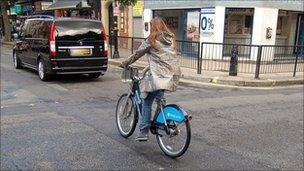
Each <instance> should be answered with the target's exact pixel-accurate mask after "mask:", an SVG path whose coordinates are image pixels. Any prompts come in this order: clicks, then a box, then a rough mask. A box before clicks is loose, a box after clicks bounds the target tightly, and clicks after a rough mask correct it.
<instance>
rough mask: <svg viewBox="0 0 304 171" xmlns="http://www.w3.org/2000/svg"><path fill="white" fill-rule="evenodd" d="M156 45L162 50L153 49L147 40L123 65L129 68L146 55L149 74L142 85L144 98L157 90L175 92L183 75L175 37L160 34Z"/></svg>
mask: <svg viewBox="0 0 304 171" xmlns="http://www.w3.org/2000/svg"><path fill="white" fill-rule="evenodd" d="M156 43H157V46H158V47H159V48H160V50H159V51H157V50H155V49H154V48H152V47H151V45H150V44H149V42H148V40H145V41H144V42H143V43H142V44H141V45H140V47H139V48H138V50H137V51H136V52H135V53H134V54H133V55H131V56H130V57H129V58H128V59H126V60H125V61H123V63H122V65H123V66H128V65H130V64H132V63H133V62H135V61H136V60H138V59H139V58H141V57H142V56H144V55H145V54H146V56H147V58H148V64H149V65H148V66H147V67H146V69H148V72H147V74H146V76H145V78H144V79H143V80H142V82H141V85H140V88H141V92H142V93H143V97H145V95H146V93H147V92H153V91H155V90H166V91H175V90H176V88H177V84H178V81H179V78H180V75H181V71H180V58H179V57H178V56H177V55H176V50H175V49H174V45H173V36H172V35H171V34H168V33H164V32H163V33H160V34H159V35H158V37H157V39H156Z"/></svg>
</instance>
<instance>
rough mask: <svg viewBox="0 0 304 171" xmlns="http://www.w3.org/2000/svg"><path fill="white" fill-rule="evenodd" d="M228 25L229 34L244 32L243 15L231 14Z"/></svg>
mask: <svg viewBox="0 0 304 171" xmlns="http://www.w3.org/2000/svg"><path fill="white" fill-rule="evenodd" d="M228 25H229V26H228V30H229V34H243V16H242V15H231V16H230V21H229V24H228Z"/></svg>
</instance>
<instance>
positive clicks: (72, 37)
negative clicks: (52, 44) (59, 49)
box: [55, 20, 101, 41]
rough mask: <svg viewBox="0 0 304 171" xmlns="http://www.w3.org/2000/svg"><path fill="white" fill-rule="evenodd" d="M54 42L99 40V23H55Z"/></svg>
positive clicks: (69, 21)
mask: <svg viewBox="0 0 304 171" xmlns="http://www.w3.org/2000/svg"><path fill="white" fill-rule="evenodd" d="M55 24H56V29H57V36H56V40H62V41H79V40H81V41H86V40H87V41H91V40H101V23H100V22H94V21H73V20H68V21H56V23H55Z"/></svg>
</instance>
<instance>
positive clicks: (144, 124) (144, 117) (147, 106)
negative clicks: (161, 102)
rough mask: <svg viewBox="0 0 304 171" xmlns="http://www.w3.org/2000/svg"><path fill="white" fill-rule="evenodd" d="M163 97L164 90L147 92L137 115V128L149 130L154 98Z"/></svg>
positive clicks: (144, 130) (143, 130)
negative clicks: (140, 110)
mask: <svg viewBox="0 0 304 171" xmlns="http://www.w3.org/2000/svg"><path fill="white" fill-rule="evenodd" d="M163 97H164V90H156V91H153V92H149V93H148V96H147V97H146V98H145V99H143V106H142V112H141V115H140V116H139V130H140V131H142V132H146V133H148V132H149V128H150V120H151V108H152V103H153V101H154V99H161V98H163Z"/></svg>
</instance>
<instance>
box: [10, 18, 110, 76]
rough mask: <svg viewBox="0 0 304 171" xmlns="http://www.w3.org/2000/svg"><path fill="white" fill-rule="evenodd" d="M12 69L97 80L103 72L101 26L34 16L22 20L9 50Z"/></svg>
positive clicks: (104, 47) (104, 49)
mask: <svg viewBox="0 0 304 171" xmlns="http://www.w3.org/2000/svg"><path fill="white" fill-rule="evenodd" d="M13 61H14V66H15V68H16V69H20V68H22V67H28V68H32V69H35V70H37V71H38V74H39V78H40V79H41V80H43V81H45V80H47V79H48V78H49V76H50V75H52V74H81V73H83V74H89V76H90V77H92V78H98V77H99V76H100V75H103V74H104V73H105V72H106V70H107V64H108V57H107V43H106V34H105V30H104V28H103V25H102V23H101V22H100V21H97V20H88V19H81V18H53V17H37V18H30V19H27V20H25V22H24V25H23V26H22V28H21V32H20V35H19V40H18V41H17V42H16V44H15V46H14V49H13Z"/></svg>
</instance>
